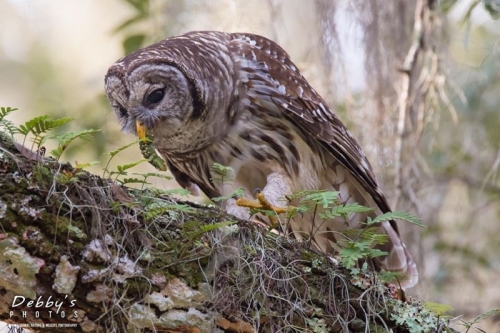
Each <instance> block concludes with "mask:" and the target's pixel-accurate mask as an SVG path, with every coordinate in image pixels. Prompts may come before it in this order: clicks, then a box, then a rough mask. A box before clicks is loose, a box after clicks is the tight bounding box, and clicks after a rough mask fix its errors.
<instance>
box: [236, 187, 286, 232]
mask: <svg viewBox="0 0 500 333" xmlns="http://www.w3.org/2000/svg"><path fill="white" fill-rule="evenodd" d="M255 192H257V194H256V198H257V200H249V199H247V198H239V199H238V200H236V204H237V205H238V206H241V207H247V208H250V209H252V208H253V209H260V210H268V211H272V212H275V213H276V214H282V213H286V212H287V211H288V210H289V209H290V208H292V207H278V206H273V205H271V203H270V202H269V201H267V199H266V196H265V195H264V193H262V191H260V190H258V191H255ZM268 218H269V223H270V224H271V228H278V227H279V223H278V222H277V221H276V216H268Z"/></svg>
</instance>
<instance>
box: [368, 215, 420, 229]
mask: <svg viewBox="0 0 500 333" xmlns="http://www.w3.org/2000/svg"><path fill="white" fill-rule="evenodd" d="M388 220H403V221H406V222H410V223H412V224H415V225H418V226H419V227H425V225H423V224H422V222H421V220H420V219H419V218H418V217H416V216H415V215H412V214H410V213H406V212H401V211H394V212H389V213H385V214H382V215H379V216H377V217H376V218H374V219H373V220H372V219H370V218H368V223H367V224H368V225H372V224H374V223H380V222H382V221H388Z"/></svg>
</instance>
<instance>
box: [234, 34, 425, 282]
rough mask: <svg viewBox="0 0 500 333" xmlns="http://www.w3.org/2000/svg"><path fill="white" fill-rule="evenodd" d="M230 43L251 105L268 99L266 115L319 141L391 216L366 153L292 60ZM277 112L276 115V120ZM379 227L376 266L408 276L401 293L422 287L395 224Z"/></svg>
mask: <svg viewBox="0 0 500 333" xmlns="http://www.w3.org/2000/svg"><path fill="white" fill-rule="evenodd" d="M232 37H233V40H232V42H231V44H232V45H231V47H230V49H231V50H232V51H233V53H234V54H235V55H236V56H235V60H236V63H237V64H238V66H239V67H240V70H241V72H242V73H243V75H242V80H243V81H244V83H245V85H246V86H247V87H248V91H247V93H248V94H249V95H250V96H249V99H250V100H252V98H254V99H255V100H258V99H260V101H258V102H257V103H259V102H260V103H263V101H262V99H265V98H267V99H268V100H270V101H272V104H273V105H274V106H275V107H274V108H270V109H267V110H266V112H268V113H271V114H270V116H272V117H276V118H279V117H282V116H285V117H286V118H288V120H289V121H290V122H291V123H292V124H293V125H294V126H297V127H298V128H300V129H301V130H302V131H303V133H305V135H307V136H310V137H312V138H315V139H316V140H317V141H318V142H319V143H320V144H321V145H322V146H323V147H324V149H325V150H326V151H328V152H329V153H330V154H332V155H333V156H334V158H335V159H336V160H337V161H338V162H339V163H340V164H342V165H343V166H344V167H345V168H346V169H347V170H349V172H350V173H351V175H352V176H353V177H354V178H355V179H356V181H357V182H358V183H359V184H360V186H361V187H362V188H363V190H364V191H365V192H366V193H368V195H369V196H371V198H372V199H373V201H374V202H375V203H376V205H377V206H378V208H379V209H380V211H382V213H386V212H390V211H391V209H390V207H389V204H388V203H387V200H386V198H385V196H384V195H383V194H382V192H381V191H380V189H379V187H378V184H377V181H376V179H375V175H374V174H373V171H372V168H371V166H370V163H369V162H368V159H367V158H366V156H365V154H364V153H363V151H362V149H361V148H360V147H359V145H358V143H357V142H356V140H355V139H354V138H353V136H352V135H351V133H350V132H349V131H348V130H347V128H346V127H345V126H344V124H343V123H342V122H341V121H340V119H339V118H338V117H337V116H336V115H335V114H334V113H333V111H331V110H330V109H329V108H328V107H327V106H326V103H325V101H324V100H323V99H322V98H321V96H320V95H319V94H317V93H316V91H315V90H314V89H313V88H312V87H311V86H310V85H309V83H308V82H307V81H306V79H305V78H304V77H303V76H302V74H301V73H300V72H299V70H298V69H297V68H296V66H295V65H294V64H293V63H292V62H291V60H290V58H289V56H288V54H287V53H286V52H285V51H284V50H283V49H281V48H280V47H279V46H278V45H276V44H274V43H273V42H271V41H269V40H268V39H266V38H264V37H261V36H256V35H251V34H232ZM252 94H255V95H254V96H252ZM257 94H258V95H257ZM273 109H274V110H273ZM276 110H278V112H277V111H276ZM280 110H281V112H280ZM273 112H274V113H277V114H272V113H273ZM380 227H381V230H383V231H382V232H385V233H386V234H387V235H388V238H389V239H388V242H387V243H386V244H384V245H381V246H379V248H380V249H381V250H383V251H387V253H388V255H387V256H385V257H380V258H376V259H375V260H373V262H374V264H375V265H376V266H378V267H379V268H382V269H384V270H389V271H397V272H401V273H403V274H405V275H406V277H407V278H408V280H406V281H402V282H401V285H402V287H403V288H409V287H412V286H414V285H415V284H416V283H417V281H418V272H417V268H416V265H415V262H414V261H413V259H412V256H411V254H410V253H409V252H408V250H407V249H406V246H405V245H404V244H403V242H402V241H401V239H400V238H399V235H398V228H397V225H396V222H395V221H392V220H391V221H384V222H382V223H381V226H380ZM320 237H321V236H320ZM326 237H328V236H326Z"/></svg>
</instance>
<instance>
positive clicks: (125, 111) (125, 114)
mask: <svg viewBox="0 0 500 333" xmlns="http://www.w3.org/2000/svg"><path fill="white" fill-rule="evenodd" d="M126 116H128V111H127V109H125V108H124V107H123V106H121V105H120V117H122V118H125V117H126Z"/></svg>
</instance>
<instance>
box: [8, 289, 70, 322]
mask: <svg viewBox="0 0 500 333" xmlns="http://www.w3.org/2000/svg"><path fill="white" fill-rule="evenodd" d="M75 306H76V300H68V295H66V296H65V297H64V300H62V301H61V300H59V301H58V300H53V299H52V296H49V297H48V298H47V299H44V298H43V297H42V296H39V297H38V298H37V299H36V300H30V299H29V298H26V297H24V296H14V299H13V300H12V303H11V305H10V311H9V317H10V318H12V319H23V318H24V319H28V318H30V315H34V317H35V318H51V319H54V318H56V319H78V311H76V308H75V309H72V308H74V307H75Z"/></svg>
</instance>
